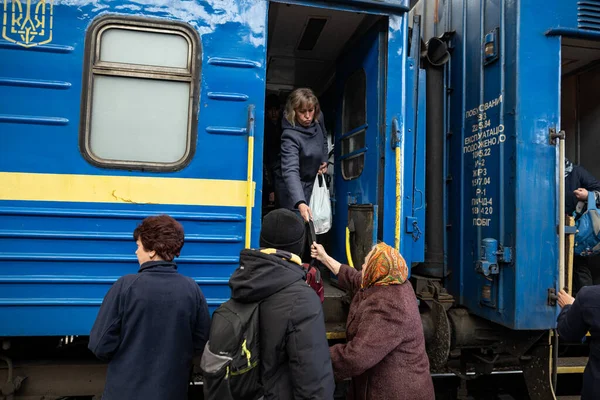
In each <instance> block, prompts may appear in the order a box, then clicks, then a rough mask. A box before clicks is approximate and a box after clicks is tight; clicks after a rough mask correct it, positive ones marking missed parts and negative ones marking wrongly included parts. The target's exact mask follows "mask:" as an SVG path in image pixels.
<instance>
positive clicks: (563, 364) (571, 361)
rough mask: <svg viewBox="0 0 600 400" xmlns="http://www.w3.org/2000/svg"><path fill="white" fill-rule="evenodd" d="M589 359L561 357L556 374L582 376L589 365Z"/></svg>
mask: <svg viewBox="0 0 600 400" xmlns="http://www.w3.org/2000/svg"><path fill="white" fill-rule="evenodd" d="M587 362H588V358H587V357H561V358H559V359H558V367H557V370H556V372H557V373H559V374H582V373H583V370H584V369H585V366H586V365H587Z"/></svg>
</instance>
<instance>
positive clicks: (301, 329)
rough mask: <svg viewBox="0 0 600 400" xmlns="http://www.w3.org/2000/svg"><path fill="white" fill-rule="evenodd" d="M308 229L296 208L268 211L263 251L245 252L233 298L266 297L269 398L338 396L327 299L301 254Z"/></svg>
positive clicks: (264, 353)
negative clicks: (325, 313) (309, 276)
mask: <svg viewBox="0 0 600 400" xmlns="http://www.w3.org/2000/svg"><path fill="white" fill-rule="evenodd" d="M304 242H305V228H304V222H303V221H302V219H301V218H300V217H299V216H298V215H296V214H295V213H294V212H292V211H290V210H286V209H277V210H274V211H271V212H270V213H269V214H267V215H266V216H265V218H264V220H263V225H262V230H261V233H260V246H261V249H260V250H253V249H245V250H242V252H241V253H240V267H239V268H238V269H237V270H236V271H235V272H234V273H233V275H232V276H231V278H230V280H229V286H230V287H231V298H232V299H234V300H236V301H239V302H241V303H253V302H257V301H260V302H261V303H260V308H259V313H260V364H261V380H262V385H263V389H264V400H287V399H295V400H299V399H316V400H321V399H327V400H331V399H333V392H334V388H335V383H334V378H333V370H332V367H331V359H330V356H329V346H328V343H327V337H326V331H325V320H324V317H323V308H322V307H321V301H320V299H319V297H318V295H317V294H316V293H315V291H314V290H313V289H312V288H311V287H310V286H308V284H307V283H306V281H305V279H306V274H305V272H304V269H303V268H302V265H301V261H300V256H301V254H300V253H302V251H303V249H304Z"/></svg>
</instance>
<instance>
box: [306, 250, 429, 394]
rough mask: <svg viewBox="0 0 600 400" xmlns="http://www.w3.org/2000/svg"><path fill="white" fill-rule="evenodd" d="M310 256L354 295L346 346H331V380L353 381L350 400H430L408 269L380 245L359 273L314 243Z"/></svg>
mask: <svg viewBox="0 0 600 400" xmlns="http://www.w3.org/2000/svg"><path fill="white" fill-rule="evenodd" d="M311 256H312V257H313V258H317V259H318V260H319V261H321V262H322V263H323V264H325V266H327V268H329V270H331V271H332V272H333V273H334V274H336V275H337V276H338V278H339V284H340V286H342V287H343V288H344V289H346V290H348V291H350V292H351V293H352V295H353V298H352V304H350V311H349V312H348V321H347V322H346V338H347V343H345V344H336V345H334V346H333V347H330V349H329V350H330V354H331V364H332V365H333V374H334V376H335V378H336V380H338V381H339V380H343V379H346V378H352V383H351V385H350V388H349V392H348V398H349V399H353V400H386V399H390V400H391V399H394V400H433V399H434V398H435V395H434V391H433V382H432V380H431V375H430V373H429V360H428V358H427V353H426V352H425V337H424V335H423V325H422V323H421V317H420V315H419V309H418V307H417V299H416V296H415V292H414V290H413V288H412V286H411V284H410V282H407V281H406V279H407V277H408V267H407V265H406V262H405V261H404V258H403V257H402V256H401V255H400V253H399V252H398V251H396V249H394V248H393V247H390V246H388V245H387V244H385V243H379V244H377V245H376V246H374V247H373V249H372V250H371V251H370V252H369V254H367V257H366V258H365V262H364V264H363V266H362V273H361V272H359V271H357V270H355V269H354V268H351V267H349V266H347V265H342V264H340V263H339V262H337V261H336V260H334V259H333V258H331V257H329V256H328V255H327V253H326V252H325V250H324V249H323V246H321V245H319V244H316V243H313V245H312V248H311Z"/></svg>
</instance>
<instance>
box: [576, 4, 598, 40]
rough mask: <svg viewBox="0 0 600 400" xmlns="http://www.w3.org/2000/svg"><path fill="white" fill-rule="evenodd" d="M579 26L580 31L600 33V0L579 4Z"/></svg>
mask: <svg viewBox="0 0 600 400" xmlns="http://www.w3.org/2000/svg"><path fill="white" fill-rule="evenodd" d="M577 24H578V27H579V29H587V30H592V31H599V32H600V0H579V1H578V2H577Z"/></svg>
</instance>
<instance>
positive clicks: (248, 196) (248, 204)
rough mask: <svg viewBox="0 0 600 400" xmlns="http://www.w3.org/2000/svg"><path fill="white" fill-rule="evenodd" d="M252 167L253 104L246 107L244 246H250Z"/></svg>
mask: <svg viewBox="0 0 600 400" xmlns="http://www.w3.org/2000/svg"><path fill="white" fill-rule="evenodd" d="M253 169H254V106H253V105H251V106H250V107H248V177H247V180H246V183H247V185H246V243H245V246H246V248H247V249H248V248H250V239H251V236H252V205H253V201H254V193H253V192H254V191H253V190H252V189H253V187H252V186H253V185H252V174H253V172H254V171H253Z"/></svg>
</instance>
